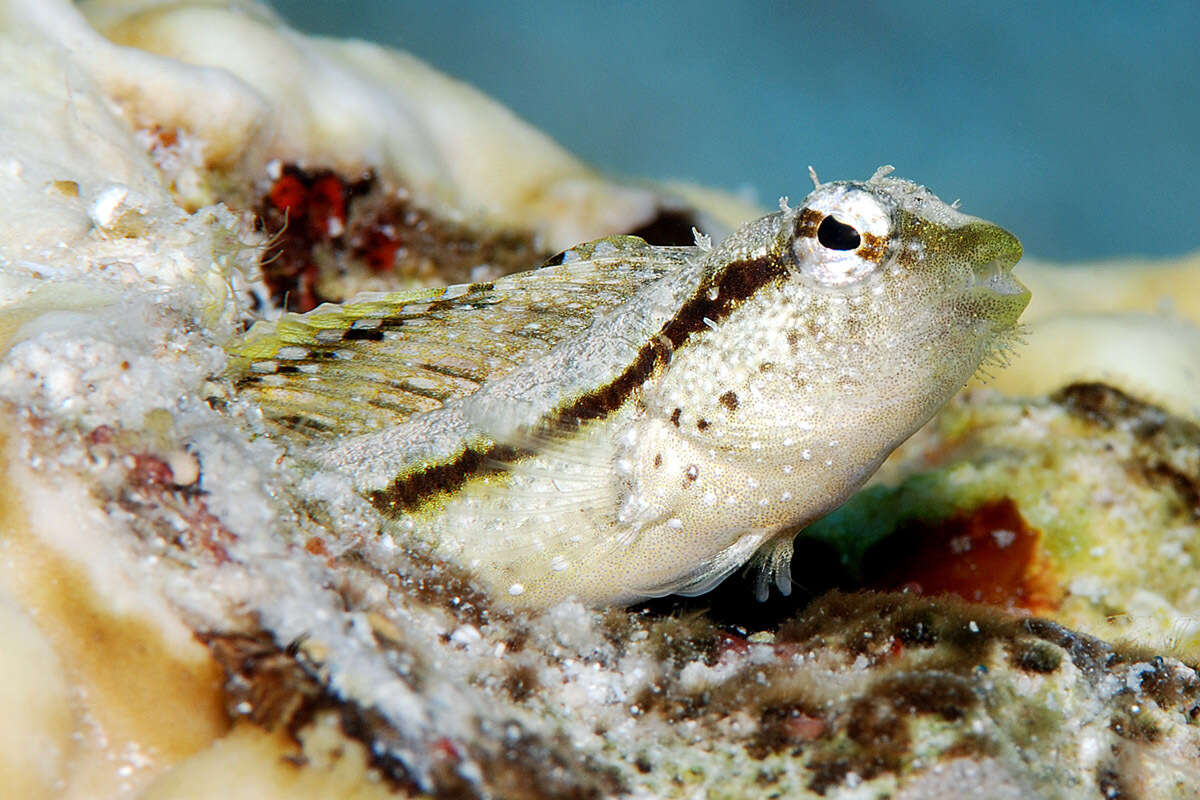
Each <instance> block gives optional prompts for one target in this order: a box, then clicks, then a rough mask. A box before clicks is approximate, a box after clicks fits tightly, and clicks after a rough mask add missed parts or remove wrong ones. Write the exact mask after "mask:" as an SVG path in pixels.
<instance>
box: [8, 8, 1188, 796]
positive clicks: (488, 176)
mask: <svg viewBox="0 0 1200 800" xmlns="http://www.w3.org/2000/svg"><path fill="white" fill-rule="evenodd" d="M0 207H3V208H4V209H5V213H4V214H3V215H0V407H2V408H3V416H2V417H0V419H2V420H3V422H2V423H0V486H2V488H0V553H2V556H3V557H2V558H0V634H3V636H4V637H5V642H4V646H3V647H0V676H3V677H4V680H0V785H2V786H4V787H6V791H9V792H12V793H13V796H20V797H28V798H38V797H66V798H85V797H86V798H99V797H133V796H140V797H146V798H175V797H184V796H186V797H193V798H207V797H220V798H225V799H226V800H228V799H229V798H238V797H247V798H248V797H256V798H257V797H284V796H287V797H329V796H339V797H340V796H345V797H362V798H368V797H370V798H374V797H389V796H397V795H400V796H411V795H434V796H443V797H471V796H481V797H482V796H492V797H528V798H534V797H578V798H592V797H608V796H622V795H629V796H637V797H665V796H711V797H763V796H780V797H783V796H786V797H806V796H811V797H817V796H820V797H826V798H867V797H870V798H875V797H891V798H908V799H909V800H915V799H916V798H938V797H946V796H954V795H959V796H971V795H973V796H977V797H980V798H1025V797H1063V798H1072V797H1087V796H1096V797H1156V798H1159V797H1161V798H1173V797H1179V798H1186V797H1195V796H1196V790H1195V787H1196V786H1197V785H1200V770H1198V768H1197V767H1196V764H1197V763H1198V761H1197V755H1198V754H1200V678H1198V676H1197V673H1196V670H1195V668H1194V664H1195V663H1196V660H1197V658H1198V657H1200V623H1198V622H1197V620H1198V619H1200V580H1198V578H1197V568H1196V561H1197V558H1198V557H1200V552H1198V551H1197V548H1198V547H1200V545H1197V541H1198V539H1197V518H1198V516H1200V483H1198V481H1200V429H1198V428H1197V423H1200V419H1198V418H1197V417H1198V415H1197V411H1196V406H1195V397H1196V396H1197V392H1196V390H1195V389H1196V375H1197V374H1200V373H1198V372H1197V370H1196V368H1195V365H1196V363H1197V358H1198V353H1200V351H1198V350H1197V346H1198V345H1197V342H1198V341H1200V339H1198V338H1197V337H1198V334H1197V329H1196V328H1195V327H1194V324H1193V322H1190V321H1189V319H1191V320H1194V319H1196V317H1197V316H1198V315H1200V309H1198V308H1196V307H1193V305H1190V304H1191V303H1192V301H1191V300H1189V299H1188V298H1191V297H1194V296H1196V294H1195V292H1191V291H1188V290H1187V289H1184V290H1179V289H1175V291H1174V292H1173V294H1174V296H1175V297H1177V298H1179V299H1178V301H1177V305H1176V307H1175V308H1174V309H1173V310H1172V311H1171V312H1170V313H1167V312H1164V311H1163V309H1162V308H1160V304H1159V300H1158V297H1159V296H1160V295H1162V294H1163V293H1164V290H1163V288H1162V287H1163V286H1166V285H1173V286H1176V287H1179V286H1183V287H1191V286H1194V284H1195V283H1196V282H1197V280H1198V276H1200V264H1197V262H1196V261H1195V259H1192V260H1190V261H1188V260H1184V261H1180V262H1178V263H1174V264H1167V265H1144V266H1141V267H1137V268H1135V267H1131V266H1130V267H1125V268H1120V267H1107V268H1104V267H1096V268H1086V269H1085V268H1075V270H1074V271H1070V272H1056V271H1055V269H1057V268H1051V267H1039V266H1037V265H1034V266H1032V267H1030V268H1029V269H1027V270H1026V271H1025V272H1024V273H1023V276H1024V277H1025V279H1026V280H1027V282H1028V283H1029V284H1030V285H1031V286H1032V288H1033V290H1034V296H1035V304H1039V305H1035V307H1033V308H1031V311H1030V320H1031V328H1030V331H1029V333H1028V336H1027V338H1028V339H1029V344H1028V345H1027V346H1026V347H1025V351H1026V352H1025V353H1024V354H1023V355H1022V356H1021V357H1020V358H1019V359H1018V360H1017V362H1016V365H1015V367H1016V368H1015V369H1012V370H1009V371H1007V372H1001V373H1000V374H999V376H998V378H997V379H996V380H995V381H994V382H993V383H992V384H991V385H990V388H988V389H985V390H979V389H974V390H972V391H970V392H968V393H967V394H965V395H963V396H960V397H959V398H958V399H957V400H956V401H955V402H954V403H952V404H951V406H950V407H948V408H947V409H946V410H945V411H944V412H943V413H942V414H941V415H939V417H938V418H936V419H935V420H934V421H933V422H932V423H931V424H930V425H929V426H928V427H927V428H926V429H924V430H923V431H922V432H921V433H919V434H918V435H917V436H916V437H914V439H913V440H911V441H910V442H909V443H908V444H907V445H906V446H905V447H903V448H902V449H901V450H900V451H898V452H897V453H896V454H895V455H894V457H893V458H892V459H891V460H890V461H889V463H888V464H887V465H886V466H885V468H884V470H883V471H882V472H881V473H880V475H879V477H878V478H877V480H876V482H875V483H874V484H873V485H872V486H870V487H868V488H867V489H866V490H865V491H864V492H863V493H861V494H860V495H859V496H857V497H856V498H855V499H854V500H852V501H851V502H850V503H849V504H848V505H847V506H845V507H843V509H841V510H840V511H838V512H837V513H835V514H834V515H831V516H830V517H828V518H826V519H825V520H824V521H822V522H820V523H818V524H817V525H814V526H811V527H810V529H809V530H807V531H805V532H804V533H802V535H801V536H800V537H799V539H798V540H797V553H798V555H797V559H796V571H797V578H798V581H799V586H798V587H797V592H796V594H795V595H794V596H793V597H792V598H791V599H788V600H785V599H781V598H775V599H773V600H772V601H771V602H769V603H766V604H758V603H756V602H755V601H754V600H753V599H752V591H751V589H750V588H749V586H748V582H747V581H741V582H739V581H738V580H733V581H730V582H729V583H728V584H727V585H726V586H724V587H722V588H721V589H719V590H718V591H717V592H715V593H713V594H711V595H708V596H705V597H702V598H694V599H691V600H680V599H670V598H668V599H665V600H661V601H656V602H654V603H649V604H646V605H644V606H643V607H638V608H633V609H610V610H607V611H597V610H591V609H586V608H584V607H582V606H580V605H578V604H574V603H565V604H562V605H559V606H556V607H554V608H552V609H550V610H549V611H547V612H545V613H539V614H519V613H513V612H510V611H506V610H504V609H502V608H500V607H496V606H493V605H492V604H491V603H490V602H489V599H488V597H487V596H486V595H485V594H483V593H481V592H480V591H479V590H478V589H477V588H476V587H474V585H473V584H472V581H471V578H470V575H469V574H467V573H465V572H464V571H462V570H461V569H460V568H459V567H457V566H456V565H453V564H448V563H443V562H440V561H437V560H436V559H433V558H431V557H430V556H429V555H428V553H425V552H422V551H421V550H420V549H419V548H407V547H404V546H402V544H401V543H398V542H397V541H396V540H394V539H393V538H392V537H390V536H387V535H383V534H381V533H380V528H379V525H378V519H377V517H376V516H375V512H374V511H373V510H372V508H371V507H370V505H369V504H368V503H367V502H366V501H365V500H364V499H363V498H361V497H359V496H358V495H356V494H354V493H353V492H352V491H350V490H349V489H348V484H347V483H346V482H345V481H343V480H339V479H338V477H337V476H336V475H328V474H317V475H313V474H310V473H307V472H304V471H301V470H298V469H297V468H296V466H295V464H294V463H293V462H292V460H291V459H290V457H289V455H288V454H287V452H286V451H285V450H284V449H283V448H282V447H281V446H280V445H279V444H278V443H277V442H275V441H274V440H272V439H271V438H270V437H266V436H263V435H262V433H263V426H262V420H261V417H260V416H259V415H258V414H257V413H256V409H255V408H254V407H253V406H252V404H249V403H247V402H245V401H244V400H242V399H241V398H239V397H238V396H237V395H236V393H235V392H233V390H232V387H231V386H230V385H229V382H228V380H227V379H226V378H225V377H224V369H225V365H226V355H225V350H224V349H223V346H224V345H225V344H226V343H227V342H228V341H229V340H230V339H231V338H232V337H233V336H235V335H237V334H238V333H239V332H241V331H242V330H243V329H244V327H245V325H246V324H247V323H248V322H250V321H251V320H252V319H254V318H256V317H263V316H271V315H274V314H277V313H279V312H280V311H281V310H282V309H283V308H284V307H285V306H286V307H292V308H306V307H309V306H311V305H313V304H315V303H319V302H322V301H324V300H340V299H342V298H344V297H346V296H348V295H349V294H352V293H354V292H356V291H358V290H360V289H364V288H371V289H382V288H394V287H398V286H406V285H413V284H434V283H441V282H446V281H453V280H460V279H463V278H464V277H472V276H479V275H487V274H496V273H499V272H503V271H508V270H512V269H516V268H519V267H523V266H532V265H534V264H536V263H537V261H538V260H539V259H541V258H544V257H545V255H547V254H550V253H553V252H555V251H557V250H559V249H562V248H563V247H566V246H569V245H571V244H574V243H576V242H577V241H581V240H584V239H588V238H592V237H596V236H601V235H606V234H612V233H637V234H638V235H642V236H644V237H646V238H647V239H649V240H653V241H658V242H663V243H669V242H677V241H681V240H683V241H690V237H691V228H692V226H693V225H698V226H699V227H701V228H702V229H704V230H706V231H710V232H713V233H714V234H719V233H720V232H721V231H722V230H724V229H728V227H729V226H730V225H732V224H734V223H736V222H737V221H738V220H739V219H741V218H744V217H747V216H750V215H751V214H753V213H754V209H753V208H749V207H746V206H745V205H742V204H739V203H737V202H736V201H733V200H729V199H728V198H718V197H716V196H715V195H713V194H711V193H705V192H702V191H698V190H691V189H686V188H681V187H671V188H665V187H657V186H652V185H649V184H636V183H628V182H615V181H610V180H607V179H605V178H603V177H602V176H600V175H598V174H596V173H595V172H594V171H592V170H591V169H589V168H588V167H586V166H585V165H583V164H581V163H579V162H578V161H577V160H576V159H574V158H573V157H571V156H570V155H569V154H568V153H566V152H565V151H563V150H562V149H561V148H560V147H558V146H557V145H555V144H554V143H553V142H551V141H549V140H548V139H546V137H544V136H543V135H541V134H540V133H538V132H537V131H534V130H532V129H530V128H529V127H528V126H527V125H525V124H524V123H523V122H521V121H520V120H518V119H516V118H515V117H514V116H513V115H511V114H510V113H509V112H507V111H506V110H505V109H503V108H501V107H500V106H498V105H496V104H495V103H494V102H492V101H490V100H488V99H487V98H485V97H483V96H482V95H480V94H479V93H477V92H475V91H474V90H472V89H470V88H469V87H465V86H463V85H461V84H459V83H457V82H455V81H453V80H451V79H449V78H446V77H445V76H442V75H440V74H438V73H436V72H434V71H433V70H431V69H430V68H429V67H427V66H425V65H423V64H421V63H419V62H417V61H416V60H414V59H412V58H411V57H408V56H406V55H404V54H402V53H396V52H394V51H389V50H386V49H384V48H380V47H376V46H374V45H370V44H366V43H362V42H340V41H333V40H327V39H320V38H312V37H305V36H302V35H300V34H298V33H296V32H294V31H292V30H289V29H288V28H287V27H286V26H284V25H283V24H282V23H281V22H280V21H279V20H278V19H277V18H275V17H274V16H273V15H272V14H271V13H270V12H269V11H268V10H266V9H264V8H263V7H261V6H258V5H255V4H252V3H248V2H234V3H229V2H220V3H217V2H212V3H206V2H201V1H200V0H195V1H194V2H153V1H152V0H151V1H150V2H146V1H143V2H118V1H117V0H109V1H108V2H100V1H94V2H87V3H82V4H79V5H78V6H77V5H73V4H71V3H68V2H65V0H41V1H38V0H5V2H0ZM1064 282H1069V283H1067V284H1064ZM1061 285H1069V286H1070V287H1071V290H1070V291H1069V292H1067V291H1060V290H1059V289H1058V288H1057V287H1059V286H1061ZM1131 341H1134V342H1138V343H1140V344H1138V345H1137V346H1136V347H1127V346H1124V345H1123V344H1122V343H1128V342H1131Z"/></svg>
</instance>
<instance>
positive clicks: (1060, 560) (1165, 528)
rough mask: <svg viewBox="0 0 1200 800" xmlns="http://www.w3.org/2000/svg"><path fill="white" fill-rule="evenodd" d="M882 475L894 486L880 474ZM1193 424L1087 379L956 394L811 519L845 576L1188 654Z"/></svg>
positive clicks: (1199, 431)
mask: <svg viewBox="0 0 1200 800" xmlns="http://www.w3.org/2000/svg"><path fill="white" fill-rule="evenodd" d="M889 484H890V485H889ZM1197 487H1200V428H1197V427H1196V426H1195V425H1193V424H1192V423H1190V422H1188V421H1186V420H1181V419H1178V418H1175V417H1172V416H1170V415H1169V414H1166V413H1165V412H1163V411H1162V410H1161V409H1157V408H1155V407H1153V406H1149V405H1146V404H1144V403H1141V402H1139V401H1137V400H1135V399H1133V398H1130V397H1128V396H1126V395H1124V394H1122V393H1120V392H1119V391H1117V390H1115V389H1111V388H1109V387H1106V386H1101V385H1097V384H1082V385H1076V386H1072V387H1068V388H1067V389H1065V390H1063V391H1062V392H1060V393H1059V394H1057V395H1055V396H1054V397H1052V398H1049V399H1039V400H1035V401H1022V400H1019V399H1010V398H1000V397H997V396H994V395H988V394H983V393H974V394H967V395H964V397H963V398H961V399H959V400H957V401H955V402H954V403H952V404H951V405H950V406H949V407H948V408H947V409H946V410H944V411H943V412H942V414H941V415H940V416H939V417H938V418H937V419H935V420H934V422H933V423H931V424H930V426H928V427H927V428H926V429H925V430H923V431H922V432H921V433H919V434H918V435H917V436H915V437H914V438H913V439H912V440H910V442H908V443H906V444H905V445H904V446H903V447H902V448H901V449H900V450H898V451H897V453H896V454H895V456H893V458H892V459H891V460H890V461H889V463H888V464H887V465H886V466H885V467H884V469H883V470H881V482H879V483H876V484H874V485H872V486H869V487H868V488H866V489H864V490H863V491H862V492H860V493H859V494H858V495H857V496H856V497H854V498H853V499H851V501H850V502H848V503H847V504H846V505H845V506H843V507H842V508H841V509H839V510H837V511H835V512H834V513H832V514H830V515H829V516H827V517H826V518H824V519H823V520H821V521H819V522H817V523H815V524H813V525H810V526H809V527H808V528H807V529H806V530H805V531H804V532H803V534H802V536H803V537H805V538H811V539H814V540H819V541H822V542H824V543H826V544H828V545H829V546H831V547H833V548H834V549H835V550H836V551H837V553H838V555H839V558H840V559H841V563H842V565H843V567H844V568H845V569H846V570H847V572H848V573H849V574H850V575H851V576H852V579H853V580H854V581H855V582H856V585H860V586H865V587H873V588H881V589H900V588H904V589H908V590H910V591H915V592H918V593H922V594H940V593H950V594H955V595H958V596H960V597H963V598H964V599H967V600H972V601H979V602H985V603H989V604H993V605H998V606H1001V607H1006V608H1010V609H1018V610H1025V611H1028V612H1032V613H1037V614H1044V615H1050V616H1052V617H1053V618H1055V619H1057V620H1059V621H1062V622H1063V623H1064V624H1068V625H1071V626H1074V627H1078V628H1080V629H1082V630H1085V631H1088V632H1090V633H1093V634H1095V635H1098V636H1103V637H1105V638H1110V639H1111V638H1114V637H1119V638H1125V639H1127V640H1130V641H1133V642H1135V643H1141V644H1147V645H1151V646H1156V647H1162V648H1166V649H1168V650H1171V651H1174V652H1178V653H1180V654H1181V655H1184V656H1187V655H1189V654H1190V655H1192V657H1193V658H1194V657H1195V656H1196V655H1197V654H1200V571H1198V570H1197V568H1196V565H1197V563H1198V559H1200V535H1197V534H1200V531H1198V530H1197V520H1198V517H1200V490H1198V488H1197Z"/></svg>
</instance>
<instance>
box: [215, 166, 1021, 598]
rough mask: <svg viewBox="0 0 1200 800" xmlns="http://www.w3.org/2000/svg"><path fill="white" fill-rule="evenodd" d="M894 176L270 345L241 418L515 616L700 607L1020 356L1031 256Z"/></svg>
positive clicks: (236, 372) (355, 307) (778, 552)
mask: <svg viewBox="0 0 1200 800" xmlns="http://www.w3.org/2000/svg"><path fill="white" fill-rule="evenodd" d="M890 171H891V170H890V168H882V169H880V170H879V171H878V172H876V174H875V175H874V176H872V177H871V178H870V179H869V180H867V181H858V182H856V181H839V182H828V183H818V182H817V180H816V176H815V175H814V176H813V179H814V183H815V184H816V188H815V189H814V190H813V192H812V193H811V194H809V195H808V197H807V198H805V200H804V202H803V203H802V204H801V205H800V206H799V207H796V208H792V207H789V206H788V204H787V202H786V200H784V201H781V203H780V210H779V211H778V212H776V213H773V214H770V215H768V216H765V217H763V218H761V219H758V220H755V221H753V222H750V223H747V224H746V225H744V226H743V227H741V228H740V229H738V230H737V231H735V232H734V233H732V234H731V235H730V236H728V237H727V238H726V239H725V240H724V241H722V242H721V243H720V244H719V245H717V246H713V245H711V244H710V243H709V242H708V241H707V239H706V238H705V237H703V236H701V235H699V234H697V237H696V239H697V241H696V245H695V246H691V247H656V246H651V245H648V244H647V243H646V242H644V241H642V240H641V239H638V238H635V237H629V236H616V237H610V238H606V239H600V240H599V241H595V242H591V243H588V244H583V245H579V246H577V247H575V248H572V249H570V250H567V251H566V252H564V253H562V254H560V255H558V256H556V257H554V258H552V259H550V260H549V261H548V262H546V263H545V264H544V265H543V266H541V267H540V268H538V269H533V270H530V271H528V272H522V273H518V274H513V275H509V276H507V277H504V278H500V279H498V280H495V281H493V282H489V283H475V284H467V285H458V286H451V287H449V288H444V289H442V288H439V289H426V290H420V291H414V292H401V293H394V294H381V295H373V296H367V297H360V298H358V299H356V300H355V301H354V302H350V303H347V304H344V305H340V306H331V305H326V306H321V307H319V308H317V309H315V310H313V311H312V312H309V313H307V314H304V315H296V314H287V315H284V316H283V317H282V318H281V319H280V320H278V321H276V322H273V323H265V322H260V323H257V324H255V325H254V326H253V327H252V328H251V329H250V330H249V331H248V332H247V334H246V335H245V336H244V337H243V338H242V339H241V340H240V341H238V342H237V343H235V344H234V345H233V347H232V350H231V353H232V356H233V358H232V371H233V372H232V374H233V378H234V381H235V385H236V387H237V389H238V390H239V392H240V393H241V394H242V395H243V396H245V397H248V398H250V399H252V400H253V401H254V402H256V403H257V404H258V406H259V407H261V409H262V413H263V417H264V419H265V421H266V423H267V425H268V430H269V431H270V432H271V434H272V435H278V436H280V437H281V438H283V439H284V440H285V441H286V442H287V443H288V444H289V446H290V447H291V449H292V452H293V453H294V454H295V455H296V456H297V457H298V458H299V459H301V460H302V461H305V462H307V463H309V464H311V465H312V466H313V467H314V468H316V469H334V470H342V471H344V472H345V473H347V474H348V475H349V476H351V477H352V480H353V483H354V485H355V487H356V488H357V489H358V491H360V492H361V493H362V494H363V495H364V496H365V497H367V498H368V499H369V500H370V502H371V503H372V504H373V505H374V507H375V508H376V509H378V511H379V512H380V514H381V517H382V518H383V519H384V520H385V522H384V524H385V525H386V528H387V530H388V531H389V533H390V534H391V535H393V536H396V537H399V538H400V539H402V540H403V541H405V542H409V543H415V542H418V541H420V542H424V543H425V544H426V545H427V546H428V547H430V548H431V549H432V551H433V552H434V553H435V554H436V555H438V556H440V557H443V558H447V559H450V560H453V561H455V562H457V563H459V564H461V565H464V566H466V567H467V568H469V569H470V570H472V571H473V572H474V573H475V574H476V575H477V576H478V578H479V579H480V580H481V581H482V582H483V583H484V584H485V585H486V586H487V587H489V588H490V590H491V591H492V592H493V593H494V595H495V596H496V598H497V599H498V600H500V601H502V602H506V603H509V604H513V605H524V606H534V607H539V606H546V605H549V604H552V603H555V602H557V601H559V600H562V599H565V598H568V597H575V598H578V599H579V600H581V601H583V602H585V603H588V604H593V605H601V604H621V603H628V602H631V601H634V600H636V599H639V598H645V597H651V596H658V595H663V594H668V593H682V594H699V593H701V592H704V591H706V590H708V589H710V588H711V587H713V586H714V585H715V584H716V583H717V582H719V581H720V580H721V579H723V578H724V577H725V576H726V575H728V574H729V573H730V572H731V571H732V570H734V569H736V568H737V567H739V566H741V565H742V564H744V563H746V562H747V561H748V560H750V559H752V558H754V559H756V560H757V561H758V562H759V563H760V564H761V566H762V572H761V577H760V581H759V593H760V596H765V593H766V592H767V590H768V588H769V585H770V583H771V582H774V583H775V584H776V585H777V586H778V587H779V589H780V590H781V591H783V592H785V593H786V592H788V590H789V588H790V583H791V582H790V572H789V564H790V560H791V556H792V539H793V537H794V536H795V535H796V532H797V530H798V529H800V528H801V527H802V526H804V525H805V524H806V523H808V522H811V521H812V520H814V519H816V518H818V517H820V516H822V515H824V514H826V513H828V512H829V511H831V510H833V509H834V508H836V507H837V506H838V505H840V504H841V503H842V502H843V501H845V500H846V499H847V498H848V497H849V496H850V495H851V494H852V493H853V492H854V491H855V490H856V489H858V488H859V487H860V486H861V485H862V484H863V482H864V481H866V480H867V478H868V477H869V476H870V475H871V474H872V473H873V472H874V471H875V470H876V468H877V467H878V466H879V464H880V463H881V462H882V461H883V459H884V458H885V457H886V456H887V455H888V454H889V453H890V452H892V450H893V449H894V448H895V447H896V446H898V445H899V444H900V443H901V442H902V441H904V440H905V439H906V438H907V437H908V436H909V435H911V434H912V433H913V432H914V431H915V430H916V429H917V428H918V427H920V426H921V425H922V424H923V423H924V422H925V421H926V420H928V419H929V418H930V417H931V416H932V415H933V414H934V412H936V411H937V410H938V409H939V408H940V407H941V406H942V405H943V404H944V403H945V402H946V401H947V400H949V398H950V397H951V396H952V395H953V394H954V393H955V392H957V391H958V390H959V389H960V388H961V387H962V386H963V384H964V383H965V382H966V381H967V380H968V379H969V378H970V377H971V376H972V375H973V374H974V373H975V372H976V371H977V370H979V369H980V367H981V365H982V364H983V363H984V362H986V361H988V360H989V359H995V358H997V356H998V355H999V354H1002V353H1003V352H1004V349H1005V347H1006V345H1007V343H1009V342H1010V341H1011V340H1012V338H1013V333H1014V330H1015V328H1016V325H1017V319H1018V317H1019V316H1020V314H1021V312H1022V311H1023V310H1024V308H1025V306H1026V304H1027V303H1028V301H1029V292H1028V290H1027V289H1026V288H1025V287H1024V286H1023V285H1022V284H1021V283H1020V282H1019V281H1018V280H1017V279H1016V278H1015V277H1014V276H1013V274H1012V269H1013V266H1014V265H1015V264H1016V262H1017V261H1018V260H1019V259H1020V257H1021V245H1020V243H1019V242H1018V241H1017V239H1016V238H1015V237H1014V236H1013V235H1012V234H1010V233H1008V232H1007V231H1005V230H1003V229H1002V228H999V227H997V226H995V225H993V224H991V223H988V222H985V221H983V220H981V219H978V218H976V217H971V216H968V215H966V214H963V213H960V212H959V211H958V210H957V208H956V207H952V206H949V205H947V204H945V203H943V202H942V201H941V200H939V199H938V198H937V197H936V196H934V195H933V194H932V193H931V192H929V191H928V190H927V189H925V188H924V187H922V186H918V185H916V184H914V183H910V182H908V181H905V180H899V179H896V178H892V177H890V176H889V173H890Z"/></svg>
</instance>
